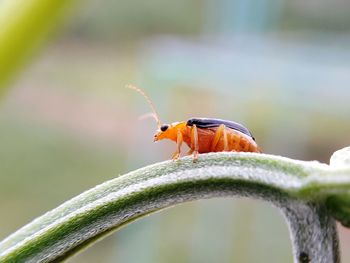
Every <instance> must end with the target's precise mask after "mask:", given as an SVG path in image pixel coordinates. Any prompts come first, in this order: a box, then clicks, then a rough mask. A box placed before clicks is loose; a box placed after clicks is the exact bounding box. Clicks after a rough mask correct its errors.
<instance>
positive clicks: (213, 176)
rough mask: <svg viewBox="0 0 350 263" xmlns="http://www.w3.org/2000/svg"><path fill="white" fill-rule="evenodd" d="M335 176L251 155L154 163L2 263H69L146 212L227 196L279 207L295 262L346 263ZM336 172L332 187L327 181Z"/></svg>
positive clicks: (3, 250) (12, 239)
mask: <svg viewBox="0 0 350 263" xmlns="http://www.w3.org/2000/svg"><path fill="white" fill-rule="evenodd" d="M345 171H346V170H345ZM334 173H335V171H333V170H331V169H330V167H329V166H328V165H324V164H320V163H316V162H302V161H295V160H291V159H288V158H282V157H277V156H271V155H264V154H251V153H213V154H205V155H200V158H199V161H198V162H196V163H193V162H192V159H191V158H190V157H185V158H182V159H180V160H179V161H177V162H173V161H166V162H163V163H158V164H154V165H151V166H148V167H145V168H142V169H139V170H136V171H134V172H130V173H128V174H125V175H123V176H119V177H117V178H116V179H113V180H111V181H108V182H105V183H103V184H101V185H99V186H97V187H95V188H93V189H91V190H89V191H87V192H85V193H83V194H81V195H79V196H77V197H75V198H73V199H71V200H70V201H68V202H66V203H64V204H62V205H61V206H59V207H58V208H56V209H54V210H52V211H50V212H48V213H46V214H45V215H43V216H41V217H39V218H37V219H35V220H34V221H33V222H31V223H29V224H28V225H26V226H24V227H23V228H22V229H20V230H18V231H17V232H16V233H14V234H12V235H11V236H9V237H8V238H6V239H5V240H3V241H2V242H1V243H0V262H3V261H4V262H24V261H26V262H52V261H55V260H61V259H64V258H67V257H69V256H70V255H72V254H74V253H76V252H77V251H79V250H81V249H82V248H84V247H86V246H87V245H89V244H91V243H93V242H94V241H96V240H97V239H100V238H102V237H104V236H105V235H107V234H110V233H111V232H113V231H115V230H117V229H118V228H120V227H121V226H123V225H125V224H126V223H130V222H132V221H133V220H135V219H137V218H139V217H142V216H144V215H146V214H150V213H153V212H156V211H159V210H161V209H164V208H167V207H170V206H173V205H176V204H180V203H183V202H187V201H192V200H198V199H204V198H212V197H227V196H245V197H252V198H258V199H262V200H266V201H269V202H272V203H273V204H274V205H275V206H277V207H279V208H280V210H281V212H282V213H283V214H284V216H285V218H286V220H287V222H288V224H289V227H290V229H291V235H292V241H293V252H294V260H295V262H308V261H306V260H307V259H309V260H311V262H315V263H320V262H338V260H339V251H338V246H337V244H338V241H337V233H336V230H335V223H334V220H333V218H332V217H331V215H330V214H329V213H328V210H327V209H328V208H326V206H325V203H326V202H325V200H326V199H327V197H328V196H334V195H335V194H336V192H335V191H334V189H335V188H336V187H337V183H336V182H337V180H338V179H339V178H338V177H337V175H334ZM343 173H345V172H343ZM331 174H333V177H332V178H333V181H332V182H328V184H327V183H323V184H321V183H320V182H322V180H321V177H323V176H325V177H326V178H328V177H327V176H330V175H331ZM347 174H348V175H349V174H350V173H347ZM342 176H344V174H341V175H340V177H341V178H342V179H343V181H342V183H344V178H343V177H342ZM346 184H350V177H349V179H348V180H347V181H346ZM313 186H315V188H316V189H317V194H316V195H315V194H314V193H313V192H312V191H311V190H310V189H312V187H313ZM323 189H324V190H323ZM342 189H343V188H342ZM340 192H341V194H342V195H344V191H343V190H341V191H340ZM309 193H310V194H309ZM303 260H304V261H303Z"/></svg>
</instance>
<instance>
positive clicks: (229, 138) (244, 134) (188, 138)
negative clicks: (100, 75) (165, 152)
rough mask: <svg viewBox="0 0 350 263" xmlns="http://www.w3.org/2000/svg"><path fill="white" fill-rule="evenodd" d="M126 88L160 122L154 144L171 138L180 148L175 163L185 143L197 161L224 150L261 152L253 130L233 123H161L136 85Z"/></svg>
mask: <svg viewBox="0 0 350 263" xmlns="http://www.w3.org/2000/svg"><path fill="white" fill-rule="evenodd" d="M127 87H128V88H130V89H133V90H136V91H137V92H139V93H141V94H142V95H143V96H144V97H145V99H146V100H147V102H148V103H149V105H150V106H151V109H152V112H153V113H152V114H151V116H152V117H154V119H155V120H156V121H157V126H158V129H157V131H156V134H155V135H154V141H155V142H156V141H160V140H163V139H169V140H172V141H175V142H176V145H177V146H176V151H175V153H174V154H173V156H172V159H173V160H176V159H178V158H179V156H180V152H181V145H182V143H183V142H185V143H186V144H187V145H188V147H190V150H189V151H188V153H187V154H188V155H190V154H193V160H194V161H196V160H197V159H198V154H199V153H208V152H222V151H232V152H257V153H260V152H261V149H260V147H259V146H258V145H257V143H256V142H255V139H254V137H253V135H252V134H251V133H250V131H249V130H248V129H247V128H246V127H244V126H243V125H241V124H239V123H236V122H233V121H227V120H221V119H209V118H191V119H189V120H187V121H182V122H173V123H171V124H162V123H161V121H160V119H159V116H158V113H157V111H156V109H155V107H154V105H153V103H152V101H151V100H150V98H149V97H148V96H147V94H146V93H145V92H144V91H143V90H141V89H139V88H137V87H135V86H132V85H128V86H127Z"/></svg>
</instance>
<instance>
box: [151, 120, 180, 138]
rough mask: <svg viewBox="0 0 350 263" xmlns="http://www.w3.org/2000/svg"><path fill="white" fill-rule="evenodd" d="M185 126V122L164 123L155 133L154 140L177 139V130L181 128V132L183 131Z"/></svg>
mask: <svg viewBox="0 0 350 263" xmlns="http://www.w3.org/2000/svg"><path fill="white" fill-rule="evenodd" d="M183 127H184V123H183V122H173V123H171V124H162V125H161V126H160V127H159V128H158V130H157V131H156V134H155V135H154V141H155V142H156V141H160V140H163V139H169V140H173V141H176V139H177V131H178V130H179V131H180V132H182V129H183Z"/></svg>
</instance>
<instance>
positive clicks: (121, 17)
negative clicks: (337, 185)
mask: <svg viewBox="0 0 350 263" xmlns="http://www.w3.org/2000/svg"><path fill="white" fill-rule="evenodd" d="M2 1H4V0H0V9H1V3H2ZM0 11H1V10H0ZM349 11H350V2H349V1H346V0H333V1H326V0H309V1H301V0H294V1H287V0H261V1H253V0H217V1H210V0H186V1H185V0H179V1H170V0H151V1H142V0H132V1H121V0H99V1H97V0H88V1H84V2H83V1H81V2H79V4H78V5H76V6H75V7H74V8H73V9H70V11H69V12H67V15H66V16H65V18H64V19H63V20H64V23H63V24H61V27H60V28H59V30H55V33H54V34H51V37H50V38H49V41H46V45H45V48H44V49H41V50H40V52H39V50H38V49H37V50H36V52H35V53H34V55H32V60H31V63H28V62H27V66H26V67H25V70H24V71H22V72H21V74H19V75H16V77H13V79H12V81H11V83H10V84H8V85H10V86H11V89H10V90H9V92H6V94H5V95H4V96H3V98H2V101H1V104H0V133H1V136H0V145H1V146H0V209H1V210H2V211H3V212H2V213H1V216H0V225H1V227H0V239H3V238H5V237H6V236H7V235H9V234H10V233H12V232H14V231H15V230H16V229H18V228H19V227H21V226H23V225H24V224H26V223H28V222H29V221H31V220H32V219H33V218H35V217H37V216H39V215H41V214H43V213H44V212H46V211H48V210H50V209H52V208H54V207H56V206H58V205H59V204H61V203H62V202H64V201H65V200H68V199H70V198H71V197H73V196H76V195H78V194H79V193H81V192H82V191H84V190H87V189H89V188H91V187H93V186H95V185H96V184H99V183H102V182H104V181H105V180H109V179H112V178H114V177H115V176H117V175H119V174H123V173H126V172H128V171H130V170H133V169H136V168H139V167H142V166H144V165H147V164H151V163H154V162H158V161H163V160H167V159H169V158H170V156H171V154H172V152H173V151H174V147H175V145H174V144H173V143H172V142H169V141H164V142H161V143H158V144H154V143H153V133H154V131H155V129H156V125H155V123H154V121H152V120H151V119H149V120H143V121H139V120H138V117H139V116H140V115H142V114H144V113H147V112H149V111H150V110H149V108H148V105H147V104H146V101H145V100H144V99H143V98H142V97H141V96H140V95H139V94H137V93H135V92H134V91H131V90H128V89H125V88H124V87H125V85H126V84H129V83H132V84H135V85H137V86H139V87H141V88H143V89H144V90H146V92H147V93H149V95H150V96H151V97H152V99H153V101H154V103H155V104H156V106H157V108H158V111H159V113H160V115H161V116H160V117H161V119H162V121H164V122H173V121H184V120H186V119H188V118H190V117H194V116H198V117H216V118H222V119H229V120H235V121H237V122H240V123H243V124H245V126H247V127H249V129H250V130H251V131H252V133H253V134H254V136H255V138H256V139H257V142H258V143H259V144H260V145H261V147H262V148H263V149H264V152H266V153H271V154H277V155H283V156H287V157H291V158H297V159H302V160H319V161H321V162H326V163H328V161H329V158H330V156H331V154H332V153H333V152H334V151H335V150H338V149H340V148H342V147H345V146H348V145H349V144H350V123H349V117H348V116H349V111H350V103H349V101H350V89H349V87H348V85H349V83H350V45H349V44H350V16H349ZM31 30H35V29H34V28H32V29H31ZM0 75H1V72H0ZM339 229H340V238H341V247H342V257H343V261H344V262H348V261H350V251H349V250H347V251H346V249H345V248H346V247H348V246H349V245H350V232H349V230H347V229H345V228H342V227H340V226H339ZM68 262H75V263H78V262H119V263H126V262H142V263H148V262H152V263H154V262H157V263H158V262H159V263H162V262H167V263H172V262H174V263H175V262H189V263H197V262H198V263H199V262H201V263H206V262H208V263H209V262H222V263H225V262H252V263H253V262H270V263H271V262H292V253H291V245H290V240H289V236H288V229H287V226H286V224H285V223H284V220H283V218H282V216H281V215H280V214H279V212H278V211H277V210H276V209H275V208H273V207H272V206H271V205H269V204H266V203H263V202H259V201H253V200H247V199H217V200H207V201H199V202H193V203H188V204H185V205H180V206H177V207H174V208H171V209H167V210H165V211H162V212H160V213H157V214H153V215H151V216H148V217H146V218H143V219H141V220H139V221H137V222H136V223H133V224H131V225H128V226H126V227H124V228H123V229H122V230H121V231H119V232H118V233H116V234H113V235H111V236H110V237H108V238H106V239H104V240H103V241H101V242H99V243H97V244H96V245H94V246H93V247H91V248H90V249H88V250H86V251H85V252H83V253H81V254H79V255H78V256H76V257H74V258H72V259H70V260H69V261H68Z"/></svg>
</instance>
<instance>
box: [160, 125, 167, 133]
mask: <svg viewBox="0 0 350 263" xmlns="http://www.w3.org/2000/svg"><path fill="white" fill-rule="evenodd" d="M168 128H169V125H168V124H163V125H162V126H160V130H161V131H162V132H164V131H166V130H167V129H168Z"/></svg>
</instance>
